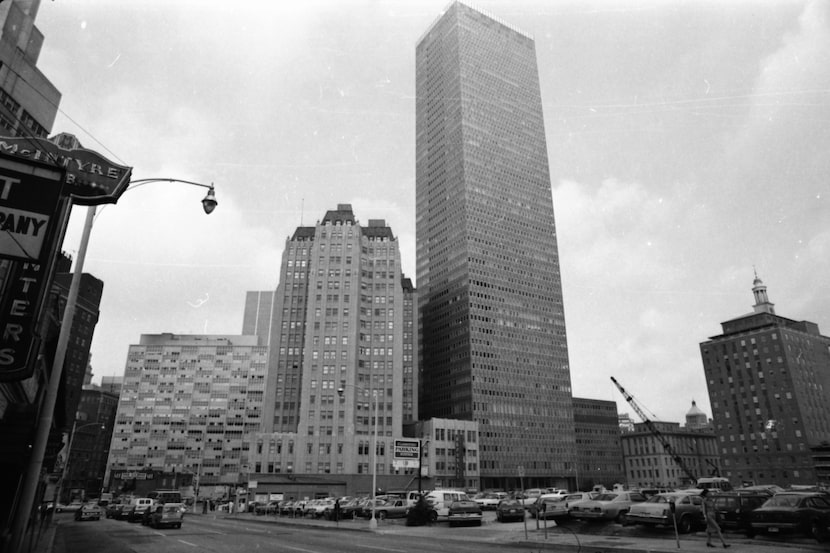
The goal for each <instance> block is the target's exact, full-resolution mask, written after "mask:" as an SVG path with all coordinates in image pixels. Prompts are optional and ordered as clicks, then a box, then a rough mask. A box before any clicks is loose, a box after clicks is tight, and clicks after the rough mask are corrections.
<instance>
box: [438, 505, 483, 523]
mask: <svg viewBox="0 0 830 553" xmlns="http://www.w3.org/2000/svg"><path fill="white" fill-rule="evenodd" d="M481 519H482V515H481V506H480V505H479V504H478V503H476V502H475V501H472V500H469V499H468V500H464V501H453V502H452V503H451V504H450V509H449V515H447V520H448V521H449V523H450V526H455V525H457V524H475V525H477V526H481Z"/></svg>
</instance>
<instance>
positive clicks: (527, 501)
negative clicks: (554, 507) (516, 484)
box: [513, 488, 544, 508]
mask: <svg viewBox="0 0 830 553" xmlns="http://www.w3.org/2000/svg"><path fill="white" fill-rule="evenodd" d="M543 493H544V490H542V489H541V488H530V489H527V490H524V491H523V492H516V493H514V494H513V497H514V498H515V499H517V500H518V501H519V502H521V504H522V505H524V506H525V508H527V507H530V506H531V505H532V504H533V503H536V500H537V499H539V497H540V496H541V495H542V494H543Z"/></svg>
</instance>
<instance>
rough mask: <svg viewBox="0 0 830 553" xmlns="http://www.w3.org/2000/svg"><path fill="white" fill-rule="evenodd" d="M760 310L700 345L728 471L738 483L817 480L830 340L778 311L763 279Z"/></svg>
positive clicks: (828, 419) (825, 434)
mask: <svg viewBox="0 0 830 553" xmlns="http://www.w3.org/2000/svg"><path fill="white" fill-rule="evenodd" d="M752 293H753V296H754V298H755V305H754V306H753V311H752V312H751V313H749V314H746V315H742V316H740V317H737V318H735V319H732V320H729V321H726V322H723V323H721V328H722V333H721V334H720V335H718V336H713V337H711V338H710V339H709V340H707V341H705V342H702V343H701V344H700V354H701V357H702V358H703V368H704V371H705V374H706V385H707V386H708V388H709V402H710V403H711V405H712V418H713V421H714V424H715V434H716V435H717V437H718V439H719V447H720V452H719V453H720V456H721V460H722V462H723V469H724V474H723V476H725V477H727V478H729V479H730V481H731V483H732V485H740V484H742V483H744V482H752V483H755V484H777V485H779V486H783V487H786V486H789V485H793V484H811V485H812V484H815V483H816V469H815V466H814V463H815V461H814V459H813V456H812V453H811V451H810V448H811V447H817V446H819V445H820V444H822V443H827V442H830V338H828V337H827V336H822V335H821V334H820V332H819V328H818V325H817V324H815V323H812V322H809V321H794V320H792V319H787V318H785V317H781V316H779V315H776V313H775V308H774V306H773V304H772V303H771V302H770V301H769V297H768V296H767V287H766V286H765V285H764V283H763V282H762V281H761V279H760V278H758V276H757V275H756V276H755V280H754V282H753V286H752Z"/></svg>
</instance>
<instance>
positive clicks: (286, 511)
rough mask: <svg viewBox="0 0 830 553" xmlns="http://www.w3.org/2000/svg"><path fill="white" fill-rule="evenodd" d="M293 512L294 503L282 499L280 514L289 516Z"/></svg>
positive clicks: (290, 500)
mask: <svg viewBox="0 0 830 553" xmlns="http://www.w3.org/2000/svg"><path fill="white" fill-rule="evenodd" d="M293 512H294V501H293V500H292V499H284V500H283V501H280V514H281V515H290V514H291V513H293Z"/></svg>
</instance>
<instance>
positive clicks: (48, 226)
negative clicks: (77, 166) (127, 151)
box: [0, 155, 66, 382]
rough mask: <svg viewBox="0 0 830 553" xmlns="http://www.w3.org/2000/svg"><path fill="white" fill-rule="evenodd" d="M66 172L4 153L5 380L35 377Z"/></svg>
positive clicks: (1, 298) (0, 182)
mask: <svg viewBox="0 0 830 553" xmlns="http://www.w3.org/2000/svg"><path fill="white" fill-rule="evenodd" d="M62 181H63V171H62V170H59V169H58V168H49V167H45V166H43V165H37V164H29V163H21V162H19V161H17V160H14V159H10V158H9V157H7V156H2V155H0V258H2V259H8V260H10V262H6V263H5V264H4V267H5V270H4V272H3V273H2V274H0V382H8V381H17V380H22V379H24V378H28V377H29V376H31V374H32V371H33V367H34V361H35V359H36V358H37V352H38V348H39V346H40V338H39V337H38V335H37V333H36V332H35V328H36V326H37V321H38V320H39V319H38V316H39V313H40V312H41V309H42V306H43V302H44V298H45V296H46V291H47V286H46V281H47V280H48V279H47V276H48V273H49V266H50V260H51V259H52V258H53V257H54V256H53V253H54V251H55V249H56V248H57V241H58V237H59V235H60V232H58V231H59V228H58V227H60V224H59V223H60V220H61V219H62V216H61V214H62V213H63V212H64V211H65V209H64V208H63V207H61V206H65V205H66V201H65V200H62V196H61V182H62Z"/></svg>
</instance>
